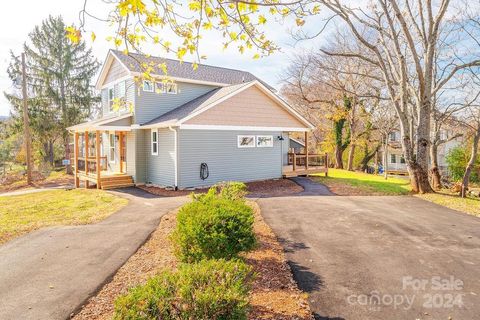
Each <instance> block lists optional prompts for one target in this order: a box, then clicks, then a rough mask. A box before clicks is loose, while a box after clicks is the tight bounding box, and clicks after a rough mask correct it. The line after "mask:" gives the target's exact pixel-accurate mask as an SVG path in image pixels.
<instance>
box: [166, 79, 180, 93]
mask: <svg viewBox="0 0 480 320" xmlns="http://www.w3.org/2000/svg"><path fill="white" fill-rule="evenodd" d="M164 88H165V89H164V92H165V93H166V94H177V93H178V86H177V84H176V83H174V82H167V83H165V84H164ZM170 88H173V91H169V89H170Z"/></svg>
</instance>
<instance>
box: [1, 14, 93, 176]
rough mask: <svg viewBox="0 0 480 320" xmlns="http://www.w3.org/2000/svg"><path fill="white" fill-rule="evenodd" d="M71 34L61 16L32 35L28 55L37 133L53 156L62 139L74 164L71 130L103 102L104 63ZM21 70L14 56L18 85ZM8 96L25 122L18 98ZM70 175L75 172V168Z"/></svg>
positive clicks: (12, 72) (12, 65)
mask: <svg viewBox="0 0 480 320" xmlns="http://www.w3.org/2000/svg"><path fill="white" fill-rule="evenodd" d="M65 28H66V25H65V23H64V21H63V19H62V17H61V16H59V17H52V16H49V17H48V18H47V19H45V20H44V21H43V22H42V24H41V25H40V26H36V27H35V28H34V30H33V31H32V32H31V33H30V34H29V43H28V44H27V43H25V44H24V51H25V54H26V57H27V82H28V86H29V96H30V97H29V98H30V103H29V107H30V108H29V115H30V119H31V122H32V130H33V131H34V132H35V131H36V133H37V136H40V137H47V136H48V141H45V142H44V143H43V144H44V146H43V147H44V149H48V150H49V152H50V153H53V146H52V142H54V141H55V138H56V137H57V138H61V141H62V144H63V148H64V151H65V159H70V153H71V150H70V146H69V142H70V136H69V133H68V131H67V130H66V128H67V127H69V126H72V125H75V124H77V123H79V122H82V121H84V120H85V119H86V118H88V117H89V116H90V114H91V113H92V110H93V107H94V106H95V104H96V103H98V102H99V97H98V96H97V95H96V94H95V92H94V90H93V87H92V78H93V76H94V75H95V74H96V72H97V70H98V68H99V62H98V61H97V60H96V59H95V57H94V56H93V55H92V51H91V49H90V48H87V46H86V44H85V42H84V41H80V42H78V43H72V42H71V41H70V40H68V38H67V37H66V31H65ZM20 70H21V69H20V61H19V58H18V57H16V56H14V55H13V54H12V61H11V63H10V66H9V69H8V73H9V76H10V78H11V79H12V80H15V79H17V78H18V76H19V75H20ZM6 96H7V98H8V99H9V100H10V101H11V103H12V105H13V107H14V110H15V113H16V114H14V116H16V117H17V118H18V116H21V110H20V108H18V106H19V103H18V97H16V96H14V95H8V94H6ZM34 135H35V134H34ZM45 143H47V145H45ZM67 171H71V168H70V166H69V167H68V168H67Z"/></svg>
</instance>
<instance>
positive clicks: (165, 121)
mask: <svg viewBox="0 0 480 320" xmlns="http://www.w3.org/2000/svg"><path fill="white" fill-rule="evenodd" d="M251 82H252V81H250V82H247V83H240V84H236V85H231V86H227V87H220V88H216V89H214V90H212V91H209V92H207V93H205V94H203V95H201V96H199V97H197V98H195V99H193V100H190V101H189V102H187V103H185V104H183V105H181V106H180V107H177V108H175V109H173V110H171V111H169V112H167V113H165V114H163V115H161V116H159V117H157V118H155V119H153V120H150V121H148V122H146V123H143V124H142V125H145V126H146V125H159V126H170V125H174V124H176V123H177V122H178V121H180V120H182V119H184V118H186V117H188V116H189V115H191V114H193V113H195V112H197V111H200V110H202V109H204V108H206V107H208V106H209V105H211V104H212V103H214V102H215V101H218V100H220V99H222V98H223V97H225V96H227V95H229V94H230V93H232V92H235V91H237V90H239V89H241V88H242V87H245V86H248V85H250V84H251Z"/></svg>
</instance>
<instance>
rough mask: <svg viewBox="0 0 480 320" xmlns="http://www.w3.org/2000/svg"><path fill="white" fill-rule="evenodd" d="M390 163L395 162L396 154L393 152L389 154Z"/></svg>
mask: <svg viewBox="0 0 480 320" xmlns="http://www.w3.org/2000/svg"><path fill="white" fill-rule="evenodd" d="M392 160H393V161H392ZM390 163H391V164H397V155H396V154H394V153H391V154H390Z"/></svg>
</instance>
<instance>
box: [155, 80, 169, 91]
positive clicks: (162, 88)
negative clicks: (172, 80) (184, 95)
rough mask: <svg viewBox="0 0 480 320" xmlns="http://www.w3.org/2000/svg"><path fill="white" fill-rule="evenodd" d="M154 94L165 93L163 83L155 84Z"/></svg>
mask: <svg viewBox="0 0 480 320" xmlns="http://www.w3.org/2000/svg"><path fill="white" fill-rule="evenodd" d="M155 87H156V89H155V92H156V93H165V92H166V88H167V87H166V86H165V83H163V82H155Z"/></svg>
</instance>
